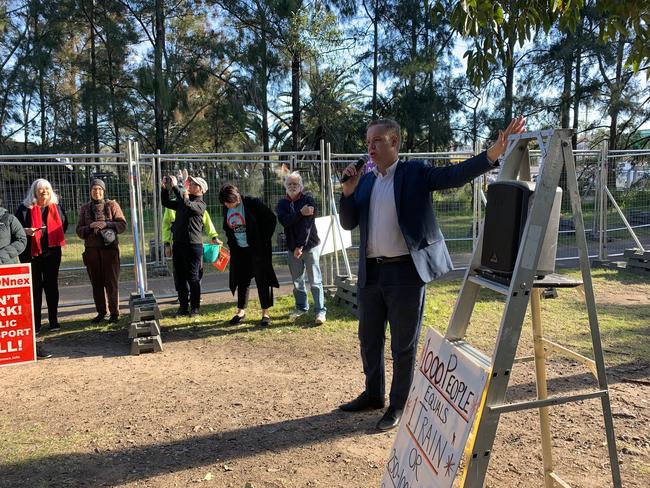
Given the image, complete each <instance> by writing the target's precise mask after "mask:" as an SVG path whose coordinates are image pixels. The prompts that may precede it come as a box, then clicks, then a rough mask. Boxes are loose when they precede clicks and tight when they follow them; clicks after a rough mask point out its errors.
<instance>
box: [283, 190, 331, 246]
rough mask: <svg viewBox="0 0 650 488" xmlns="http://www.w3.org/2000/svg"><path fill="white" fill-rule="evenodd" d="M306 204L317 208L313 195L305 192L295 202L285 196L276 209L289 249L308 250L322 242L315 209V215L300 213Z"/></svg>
mask: <svg viewBox="0 0 650 488" xmlns="http://www.w3.org/2000/svg"><path fill="white" fill-rule="evenodd" d="M305 205H309V206H311V207H314V208H316V203H315V202H314V199H313V198H312V197H311V195H305V194H304V193H303V194H302V195H300V198H298V200H296V201H295V202H292V201H291V200H290V199H289V198H288V197H285V198H283V199H282V200H280V201H279V202H278V206H277V209H276V213H277V214H278V220H279V221H280V223H281V224H282V226H283V227H284V234H285V236H286V238H287V249H288V250H289V251H292V252H293V250H294V249H296V248H297V247H302V248H303V251H308V250H309V249H312V248H314V247H316V246H318V245H319V244H320V239H319V238H318V232H317V231H316V223H315V220H316V212H315V211H314V215H309V216H304V215H303V214H302V213H300V209H302V207H304V206H305Z"/></svg>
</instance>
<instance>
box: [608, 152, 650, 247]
mask: <svg viewBox="0 0 650 488" xmlns="http://www.w3.org/2000/svg"><path fill="white" fill-rule="evenodd" d="M607 166H608V189H609V191H610V193H611V194H612V197H613V198H614V200H615V201H616V203H617V205H618V206H619V208H620V209H621V211H622V213H623V215H624V217H625V219H626V220H627V222H628V223H629V225H630V226H631V228H632V230H633V232H634V233H635V235H636V237H637V238H638V240H639V241H640V242H641V244H642V245H643V247H644V248H645V249H646V250H647V249H650V150H649V149H645V150H610V151H608V152H607ZM606 222H607V240H606V242H605V245H606V254H607V256H608V257H616V256H621V255H622V254H623V251H624V250H625V249H628V248H634V247H637V246H636V243H635V241H634V239H633V238H632V236H631V235H630V232H629V230H628V229H627V226H626V225H625V222H624V221H623V218H622V217H621V215H620V214H619V213H618V211H617V210H616V208H615V206H614V205H613V204H612V202H611V201H610V202H608V206H607V213H606Z"/></svg>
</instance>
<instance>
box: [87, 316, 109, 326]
mask: <svg viewBox="0 0 650 488" xmlns="http://www.w3.org/2000/svg"><path fill="white" fill-rule="evenodd" d="M105 318H106V315H101V314H98V315H97V317H95V318H94V319H92V320H91V321H90V323H91V324H100V323H101V322H103V321H104V319H105Z"/></svg>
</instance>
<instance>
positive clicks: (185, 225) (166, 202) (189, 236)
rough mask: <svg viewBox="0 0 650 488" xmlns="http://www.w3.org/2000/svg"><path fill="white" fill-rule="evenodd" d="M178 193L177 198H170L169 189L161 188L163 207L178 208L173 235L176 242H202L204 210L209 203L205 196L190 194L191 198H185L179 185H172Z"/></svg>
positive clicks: (173, 225)
mask: <svg viewBox="0 0 650 488" xmlns="http://www.w3.org/2000/svg"><path fill="white" fill-rule="evenodd" d="M172 191H173V192H174V194H175V195H176V200H172V199H170V198H169V191H168V190H165V189H161V190H160V201H161V202H162V204H163V207H167V208H171V209H172V210H176V220H174V223H173V224H172V235H173V237H174V242H184V243H186V244H201V243H202V242H203V237H202V233H203V212H205V209H206V207H207V204H206V203H205V202H204V201H203V197H197V196H194V195H190V198H189V200H185V199H184V198H183V197H182V196H181V193H180V192H179V191H178V187H176V186H174V187H172Z"/></svg>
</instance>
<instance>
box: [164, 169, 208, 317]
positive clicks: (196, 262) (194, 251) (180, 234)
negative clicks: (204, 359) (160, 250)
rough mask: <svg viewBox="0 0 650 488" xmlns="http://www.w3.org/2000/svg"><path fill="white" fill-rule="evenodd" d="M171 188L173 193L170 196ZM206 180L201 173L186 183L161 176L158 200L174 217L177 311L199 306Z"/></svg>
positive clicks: (188, 312)
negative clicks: (171, 196) (172, 196)
mask: <svg viewBox="0 0 650 488" xmlns="http://www.w3.org/2000/svg"><path fill="white" fill-rule="evenodd" d="M170 190H171V192H172V193H173V194H174V196H175V197H176V198H175V199H172V198H170V195H169V193H170ZM207 191H208V183H207V182H206V181H205V180H204V179H203V178H201V177H198V176H190V177H189V186H188V188H185V185H184V182H182V181H181V182H179V181H178V180H177V179H176V177H175V176H167V177H165V178H163V181H162V185H161V191H160V201H161V202H162V205H163V207H165V208H168V209H171V210H174V211H175V212H176V218H175V220H174V226H173V228H172V234H173V247H172V259H173V263H174V285H175V287H176V293H177V294H178V303H179V307H178V310H177V312H176V315H190V316H196V315H198V314H199V309H200V306H201V277H200V271H201V261H202V258H203V240H202V237H201V233H202V232H203V215H204V214H205V209H206V203H205V202H204V201H203V195H204V194H205V192H207Z"/></svg>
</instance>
